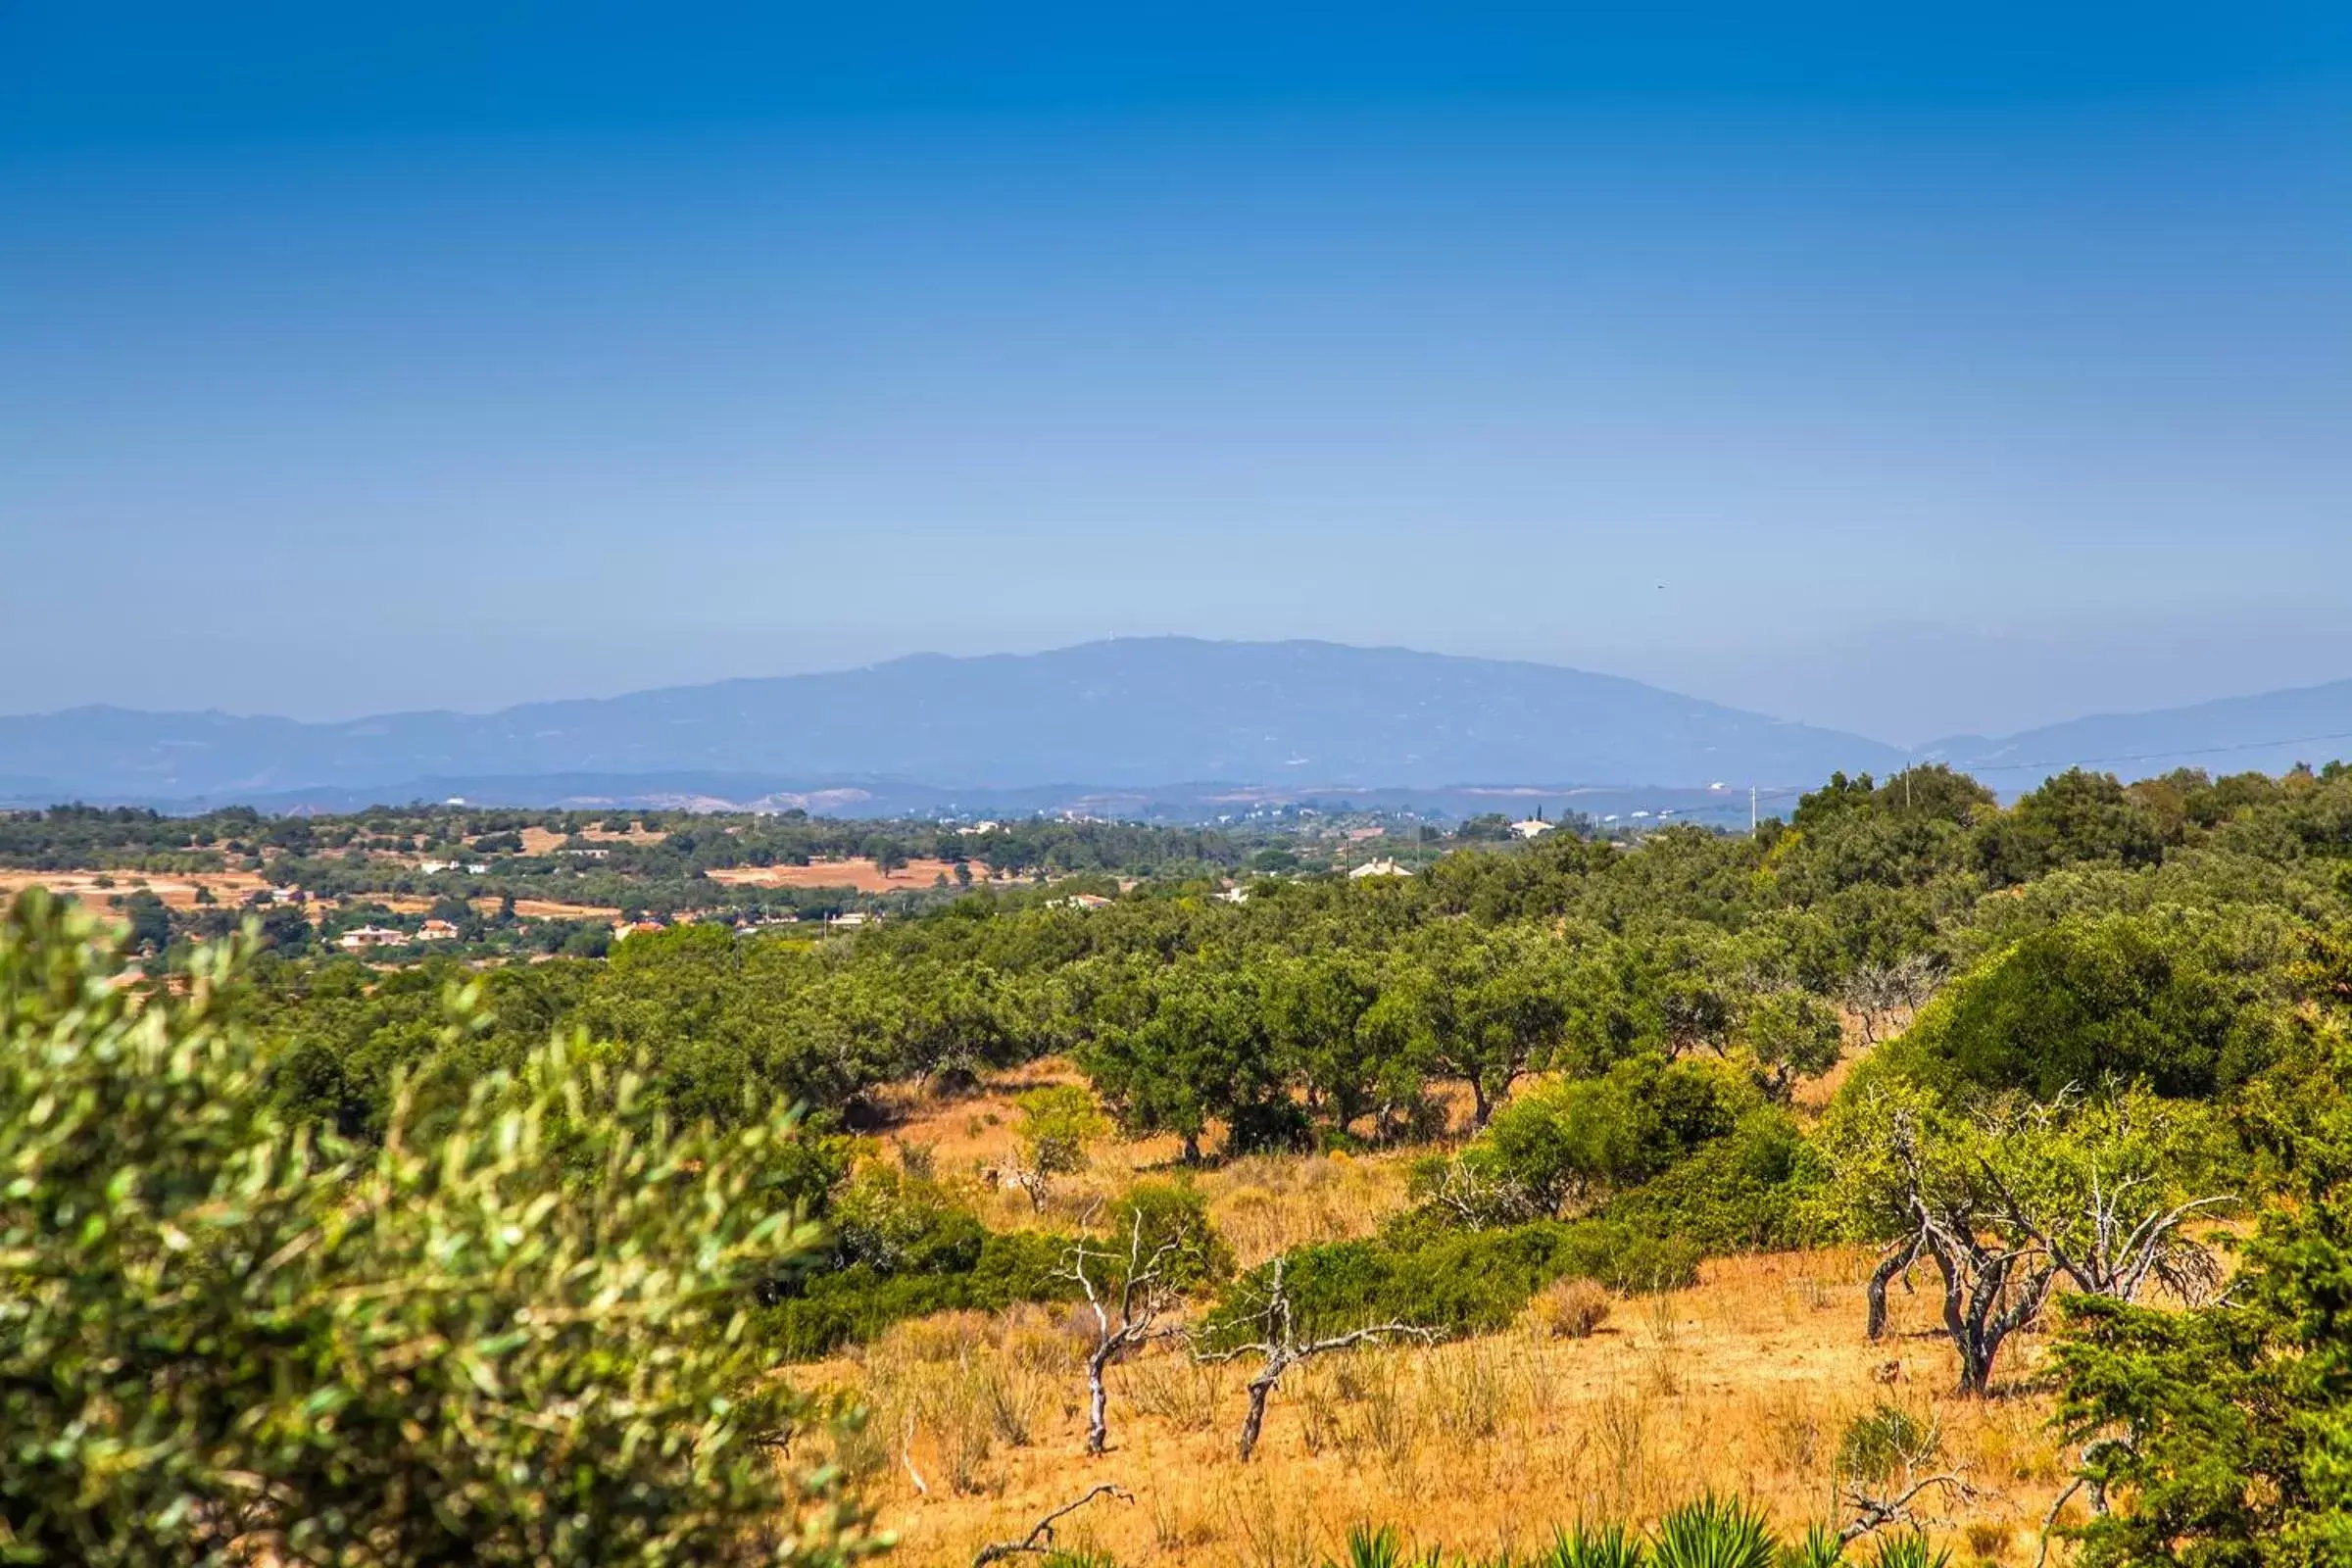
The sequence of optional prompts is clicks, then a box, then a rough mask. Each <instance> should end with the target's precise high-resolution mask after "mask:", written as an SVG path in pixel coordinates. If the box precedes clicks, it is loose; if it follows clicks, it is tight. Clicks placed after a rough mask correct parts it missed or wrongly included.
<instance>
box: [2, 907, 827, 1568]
mask: <svg viewBox="0 0 2352 1568" xmlns="http://www.w3.org/2000/svg"><path fill="white" fill-rule="evenodd" d="M241 960H242V944H239V945H235V946H231V945H222V946H217V947H207V948H201V949H199V950H197V952H196V953H195V955H194V956H193V957H192V959H191V962H190V970H189V976H188V984H187V987H186V989H185V994H184V995H172V994H171V993H169V992H165V991H160V990H159V992H158V993H157V994H156V995H153V996H151V997H149V998H147V999H146V1000H145V1002H144V1005H135V1006H134V1005H132V1002H131V1000H130V999H129V997H128V996H127V995H126V993H125V992H124V991H123V989H122V988H121V987H120V986H119V985H118V984H117V983H116V981H117V979H118V976H119V973H120V956H119V955H118V954H117V953H116V952H114V951H113V950H112V949H111V948H110V946H109V945H108V939H107V938H106V937H105V936H104V934H103V933H102V932H101V931H100V930H99V929H98V928H97V927H96V926H95V925H94V923H93V922H92V921H91V920H90V919H89V917H88V916H86V915H84V914H83V913H81V912H80V911H78V910H77V909H74V908H72V907H61V906H60V905H59V904H58V903H56V902H55V901H53V900H51V899H48V898H47V897H46V896H44V895H41V894H40V893H38V892H37V891H36V892H34V893H29V894H26V895H25V896H24V897H22V898H20V899H19V900H18V901H17V902H16V903H15V904H14V905H13V906H11V907H9V909H8V910H7V911H6V913H5V914H4V915H0V1432H4V1433H5V1434H6V1437H5V1440H4V1441H0V1535H4V1536H5V1544H6V1554H7V1555H8V1556H9V1557H10V1558H11V1559H12V1560H17V1561H29V1562H35V1563H57V1564H68V1563H71V1564H90V1565H123V1568H143V1565H146V1564H151V1563H153V1564H162V1563H181V1562H192V1561H198V1560H206V1561H221V1560H233V1559H236V1558H240V1557H242V1556H244V1555H246V1554H247V1553H248V1552H258V1554H262V1555H269V1556H276V1557H284V1558H287V1559H292V1560H302V1561H314V1562H316V1561H338V1562H344V1561H353V1562H357V1561H365V1562H368V1563H370V1564H381V1565H386V1568H406V1565H412V1564H426V1563H445V1562H456V1561H465V1562H471V1563H482V1564H494V1565H495V1564H523V1563H540V1562H560V1561H582V1560H595V1561H598V1562H603V1563H633V1564H647V1565H651V1564H656V1563H662V1564H669V1563H676V1562H680V1561H695V1562H702V1563H711V1564H733V1563H751V1562H760V1563H770V1564H773V1563H837V1562H840V1561H842V1560H843V1559H844V1558H845V1557H846V1556H848V1555H855V1554H858V1552H859V1551H861V1550H862V1549H863V1546H864V1540H863V1537H862V1529H861V1521H860V1519H859V1516H858V1514H857V1512H856V1511H855V1510H854V1509H852V1508H851V1507H849V1506H848V1505H847V1504H846V1503H845V1502H844V1500H843V1499H842V1498H841V1497H840V1496H839V1495H837V1494H836V1492H835V1491H834V1490H833V1489H834V1485H835V1484H834V1482H833V1481H831V1480H830V1479H828V1477H827V1476H826V1475H825V1474H824V1473H822V1472H814V1471H810V1470H809V1469H808V1468H807V1467H806V1466H805V1465H804V1464H803V1463H801V1462H800V1461H797V1460H792V1461H786V1462H784V1463H778V1461H777V1455H776V1451H775V1449H776V1446H777V1445H778V1444H779V1443H780V1440H781V1439H782V1437H783V1436H784V1435H785V1434H786V1433H788V1432H789V1431H790V1430H791V1429H792V1427H793V1426H795V1425H796V1424H798V1423H800V1422H802V1421H803V1420H805V1419H806V1418H807V1417H808V1416H809V1413H810V1412H809V1407H808V1406H807V1405H806V1404H805V1403H804V1402H803V1401H802V1400H801V1398H800V1397H799V1396H797V1395H795V1394H794V1393H793V1392H792V1391H790V1390H789V1389H786V1388H784V1387H782V1386H781V1385H780V1384H778V1383H777V1382H775V1381H774V1380H769V1379H765V1378H763V1376H762V1374H763V1372H764V1371H765V1367H764V1364H763V1360H762V1358H761V1357H760V1355H759V1354H758V1353H757V1350H756V1348H755V1347H753V1346H752V1345H751V1344H750V1343H749V1342H748V1341H747V1339H746V1338H745V1336H744V1335H743V1333H742V1332H741V1330H742V1327H743V1312H744V1309H745V1307H746V1306H747V1305H748V1303H749V1299H750V1284H751V1281H752V1280H754V1279H755V1278H758V1277H760V1276H761V1275H764V1274H769V1273H772V1272H774V1271H775V1270H777V1269H779V1268H781V1267H784V1266H786V1265H788V1264H790V1263H791V1262H793V1261H794V1260H796V1259H802V1260H805V1259H809V1258H810V1257H811V1256H812V1255H813V1246H814V1240H815V1238H814V1234H813V1231H812V1230H811V1229H810V1228H809V1227H808V1226H806V1225H803V1224H801V1223H800V1222H799V1220H798V1217H797V1216H796V1215H795V1214H794V1213H793V1212H792V1211H791V1210H789V1209H780V1208H777V1207H775V1206H773V1205H772V1204H770V1203H768V1202H766V1201H762V1198H761V1192H762V1189H761V1187H760V1179H759V1173H760V1168H761V1166H762V1164H763V1162H764V1161H765V1159H766V1157H767V1155H768V1153H769V1152H770V1151H771V1150H772V1149H773V1148H774V1147H775V1145H776V1144H777V1142H778V1141H779V1139H781V1138H783V1137H785V1136H786V1135H787V1134H788V1132H789V1129H788V1127H786V1126H785V1125H784V1124H783V1123H781V1122H779V1121H776V1120H773V1119H768V1118H760V1119H755V1120H751V1121H747V1123H746V1124H745V1125H743V1126H742V1127H740V1128H738V1129H736V1130H734V1131H732V1132H729V1133H726V1134H723V1135H720V1134H714V1133H711V1132H709V1131H707V1130H697V1131H689V1132H684V1133H676V1132H673V1131H671V1130H670V1129H669V1128H667V1127H666V1126H665V1125H664V1124H662V1120H661V1118H659V1117H654V1118H651V1120H650V1121H648V1120H647V1119H646V1118H642V1117H639V1116H637V1115H636V1114H635V1107H636V1096H637V1094H638V1087H637V1084H638V1081H637V1079H636V1078H635V1077H634V1076H633V1075H631V1074H627V1073H619V1074H614V1073H610V1072H608V1071H607V1070H606V1068H605V1066H604V1065H603V1064H602V1063H601V1062H599V1061H598V1060H596V1059H595V1058H594V1057H593V1055H589V1054H582V1053H578V1052H575V1051H573V1050H570V1049H567V1048H565V1047H563V1046H561V1045H559V1046H555V1047H550V1048H548V1049H546V1050H544V1051H541V1052H539V1053H537V1054H533V1055H532V1056H531V1057H530V1058H529V1059H528V1060H527V1061H526V1062H525V1063H524V1065H523V1067H522V1068H521V1069H520V1070H519V1071H518V1072H516V1073H514V1074H512V1075H509V1074H501V1073H493V1074H490V1075H488V1076H486V1077H485V1078H483V1079H482V1080H481V1081H480V1082H478V1083H477V1084H475V1085H474V1087H473V1090H472V1092H471V1093H470V1094H469V1095H468V1097H467V1098H466V1101H465V1103H463V1104H462V1105H460V1106H458V1107H456V1108H455V1109H454V1110H452V1111H450V1112H449V1113H447V1114H446V1115H445V1116H443V1117H441V1118H439V1119H438V1120H434V1119H428V1118H423V1117H420V1116H418V1115H417V1113H416V1112H415V1110H414V1108H413V1104H412V1103H411V1102H410V1101H409V1099H408V1097H406V1096H405V1095H403V1096H400V1097H396V1101H395V1103H394V1106H393V1109H392V1113H391V1116H390V1118H389V1122H388V1128H387V1135H386V1138H385V1140H384V1144H383V1146H382V1148H381V1149H380V1150H378V1151H375V1152H372V1153H363V1152H360V1151H358V1150H355V1149H353V1148H351V1147H350V1146H346V1145H344V1144H342V1143H341V1142H339V1141H338V1140H336V1139H335V1138H334V1137H333V1136H332V1135H329V1134H324V1133H314V1132H313V1131H312V1130H310V1129H307V1128H301V1127H295V1126H290V1125H288V1124H287V1123H286V1122H285V1121H283V1120H282V1119H281V1118H280V1116H279V1114H278V1112H277V1111H276V1110H275V1109H274V1107H273V1103H272V1100H271V1097H270V1090H269V1079H270V1066H271V1061H270V1054H269V1053H268V1051H266V1050H265V1049H264V1048H262V1047H261V1046H259V1045H257V1044H256V1043H255V1042H254V1041H253V1040H252V1039H251V1038H249V1037H248V1036H246V1035H245V1034H244V1033H243V1032H242V1031H241V1030H239V1029H238V1028H236V1027H235V1026H234V1025H233V1023H231V1022H230V1021H229V1020H231V1019H233V1017H234V1016H235V1004H234V999H233V995H232V994H233V992H234V990H235V988H236V987H237V985H238V984H239V965H240V963H241ZM467 1021H468V1020H467V1016H466V1005H465V1004H464V1003H461V1005H460V1007H459V1011H458V1016H457V1017H456V1019H455V1020H454V1026H455V1027H457V1028H459V1029H463V1028H465V1027H466V1023H467ZM575 1162H584V1163H585V1166H586V1168H587V1170H588V1172H589V1174H588V1175H587V1176H586V1177H585V1178H583V1177H581V1176H580V1175H579V1174H578V1171H579V1168H580V1164H579V1163H575ZM264 1542H270V1543H271V1544H269V1545H267V1546H262V1545H260V1543H264Z"/></svg>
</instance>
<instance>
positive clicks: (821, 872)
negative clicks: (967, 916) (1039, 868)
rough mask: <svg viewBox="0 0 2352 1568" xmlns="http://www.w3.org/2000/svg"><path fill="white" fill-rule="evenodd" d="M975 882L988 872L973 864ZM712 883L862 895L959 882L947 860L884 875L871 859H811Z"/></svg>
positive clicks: (742, 868)
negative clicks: (836, 890)
mask: <svg viewBox="0 0 2352 1568" xmlns="http://www.w3.org/2000/svg"><path fill="white" fill-rule="evenodd" d="M971 869H972V880H973V881H974V882H986V881H987V880H988V879H989V870H988V867H987V866H985V865H982V864H980V863H979V862H978V861H976V860H975V861H972V862H971ZM708 875H709V876H710V878H711V881H713V882H718V883H722V884H724V885H725V886H727V887H746V888H854V889H856V890H857V891H858V892H859V893H897V892H903V891H905V890H906V889H907V888H927V887H931V886H933V885H934V884H936V883H937V882H938V881H939V879H940V878H941V877H946V878H947V879H948V880H949V881H951V882H953V881H955V880H956V867H955V866H954V865H953V864H951V863H950V862H948V861H946V860H908V861H907V863H906V864H905V865H903V866H901V867H899V868H898V869H897V870H895V871H891V872H887V873H886V872H884V871H883V870H882V869H881V867H879V866H877V865H875V864H874V862H873V861H871V860H869V859H862V858H860V859H855V860H811V861H809V863H808V864H807V865H734V866H722V867H719V868H718V869H715V870H712V871H711V872H709V873H708Z"/></svg>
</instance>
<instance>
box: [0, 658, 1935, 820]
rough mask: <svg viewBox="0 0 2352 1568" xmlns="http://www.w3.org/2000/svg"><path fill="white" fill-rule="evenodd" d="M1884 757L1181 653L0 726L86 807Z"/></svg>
mask: <svg viewBox="0 0 2352 1568" xmlns="http://www.w3.org/2000/svg"><path fill="white" fill-rule="evenodd" d="M1904 760H1905V754H1904V753H1902V752H1901V751H1899V750H1897V749H1896V748H1894V747H1891V746H1887V745H1885V744H1883V743H1881V742H1878V741H1873V740H1869V739H1866V738H1865V737H1862V736H1858V735H1849V734H1843V733H1840V732H1838V731H1835V730H1826V729H1819V728H1815V727H1812V726H1808V725H1804V724H1796V723H1789V722H1785V721H1782V720H1779V719H1775V718H1771V717H1768V716H1766V715H1763V714H1760V713H1752V712H1746V711H1740V710H1738V709H1733V708H1727V707H1724V706H1722V705H1719V704H1715V703H1709V702H1704V701H1701V700H1699V699H1696V698H1691V697H1685V696H1681V695H1678V694H1676V693H1673V692H1668V691H1663V690H1661V689H1659V688H1657V687H1654V686H1647V685H1643V684H1642V683H1641V682H1639V681H1633V680H1626V679H1622V678H1620V677H1617V676H1611V675H1599V674H1593V673H1590V672H1587V671H1584V670H1577V669H1569V668H1564V667H1560V666H1556V665H1547V664H1536V663H1523V662H1504V661H1498V660H1486V659H1466V658H1457V657H1452V656H1447V655H1439V654H1426V653H1415V652H1411V651H1408V650H1405V649H1397V648H1353V647H1346V646H1342V645H1339V644H1333V643H1321V642H1283V643H1231V642H1206V641H1201V640H1197V639H1193V638H1182V637H1164V638H1141V639H1127V638H1121V639H1115V640H1112V641H1107V642H1096V643H1087V644H1082V645H1079V646H1077V647H1073V648H1065V649H1059V650H1056V651H1054V652H1052V653H1044V654H1033V655H992V656H986V657H981V658H971V659H959V658H949V657H946V656H941V655H930V654H925V655H915V656H912V657H909V658H905V659H898V660H892V661H890V662H886V663H880V664H875V665H872V666H869V667H867V668H862V669H852V670H843V671H839V672H832V673H823V674H809V675H789V676H779V677H773V678H766V679H745V680H728V681H719V682H716V683H713V684H710V685H701V686H683V687H674V688H669V689H664V690H658V691H647V692H639V693H634V694H631V695H628V696H622V697H613V698H601V699H582V700H574V701H564V702H549V703H531V704H525V705H522V706H519V707H515V708H510V709H506V710H503V711H498V712H494V713H486V714H466V713H455V712H409V713H388V714H383V715H380V716H374V717H368V718H360V719H353V720H348V721H342V722H328V723H307V722H301V721H297V720H292V719H285V718H267V717H238V716H233V715H229V714H225V713H218V712H206V713H150V712H140V711H129V710H124V709H116V708H82V709H74V710H70V711H64V712H59V713H51V714H43V715H32V716H25V717H5V718H0V773H11V774H17V775H26V776H31V777H36V778H39V779H42V780H45V781H49V782H51V783H53V784H55V785H56V786H58V787H60V788H62V789H65V790H68V791H70V792H72V793H73V794H74V795H77V796H79V797H81V798H84V799H90V800H101V799H137V800H164V799H174V798H187V797H198V796H202V797H210V798H214V799H220V798H222V797H224V796H228V795H235V794H247V795H254V796H260V795H265V794H271V793H277V792H282V791H286V790H292V789H298V788H306V787H314V786H340V787H351V788H366V787H368V786H389V785H392V784H395V783H398V782H400V781H404V780H414V779H419V778H425V777H437V778H459V777H466V776H478V775H507V776H515V775H534V774H558V773H569V774H587V773H595V774H608V775H614V774H634V773H647V772H657V771H677V770H687V769H691V770H697V771H709V772H729V773H744V774H755V773H756V774H765V775H771V776H791V777H796V778H803V779H816V778H826V777H838V776H863V777H875V778H896V779H905V780H913V781H919V782H921V783H924V784H928V785H934V786H942V787H955V786H975V787H978V786H986V787H992V788H1000V789H1002V788H1014V787H1020V786H1025V785H1037V784H1046V783H1053V782H1057V781H1071V780H1076V781H1083V782H1084V783H1086V784H1089V785H1096V786H1121V785H1156V784H1166V783H1171V782H1175V781H1180V780H1210V779H1214V780H1227V781H1232V782H1236V783H1243V784H1261V783H1274V784H1279V783H1285V782H1291V783H1316V784H1326V785H1329V784H1352V785H1359V786H1367V787H1370V786H1399V787H1432V786H1444V785H1456V784H1465V783H1531V784H1533V783H1540V784H1547V785H1570V784H1638V785H1658V786H1695V785H1704V784H1708V783H1712V782H1716V781H1728V782H1731V783H1733V784H1736V785H1745V784H1749V783H1762V784H1767V785H1781V784H1792V783H1805V782H1809V781H1813V780H1817V779H1820V778H1822V777H1824V776H1826V775H1827V774H1828V773H1829V772H1830V771H1832V770H1833V769H1836V768H1845V769H1849V770H1852V769H1875V770H1879V771H1884V770H1886V769H1887V768H1890V767H1900V766H1902V765H1903V762H1904Z"/></svg>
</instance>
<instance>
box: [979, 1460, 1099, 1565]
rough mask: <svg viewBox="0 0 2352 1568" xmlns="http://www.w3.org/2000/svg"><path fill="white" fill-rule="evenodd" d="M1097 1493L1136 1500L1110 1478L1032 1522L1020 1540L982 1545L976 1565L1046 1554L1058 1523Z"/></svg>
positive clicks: (1050, 1547)
mask: <svg viewBox="0 0 2352 1568" xmlns="http://www.w3.org/2000/svg"><path fill="white" fill-rule="evenodd" d="M1097 1497H1116V1498H1117V1499H1118V1500H1119V1501H1121V1502H1133V1501H1134V1500H1135V1494H1134V1493H1132V1492H1129V1491H1128V1490H1127V1489H1126V1488H1125V1487H1114V1486H1112V1485H1111V1484H1110V1483H1109V1482H1107V1481H1104V1482H1101V1483H1098V1484H1097V1485H1096V1486H1094V1487H1092V1488H1090V1489H1089V1490H1088V1491H1087V1494H1086V1495H1084V1496H1082V1497H1080V1498H1079V1499H1078V1500H1077V1501H1076V1502H1065V1503H1063V1504H1062V1505H1061V1506H1060V1507H1058V1508H1056V1509H1054V1511H1053V1512H1052V1513H1050V1514H1047V1515H1046V1516H1045V1517H1044V1518H1043V1519H1040V1520H1039V1521H1038V1522H1037V1523H1035V1524H1033V1525H1031V1526H1030V1527H1029V1533H1028V1534H1027V1535H1025V1536H1023V1537H1022V1538H1021V1539H1020V1540H1018V1541H992V1542H990V1543H989V1544H987V1545H985V1546H982V1547H981V1548H980V1550H979V1551H978V1552H977V1553H975V1554H974V1555H973V1557H972V1568H988V1565H989V1564H990V1563H992V1562H1002V1561H1004V1560H1005V1558H1007V1557H1020V1556H1025V1555H1036V1556H1041V1557H1042V1556H1044V1555H1045V1554H1046V1553H1047V1552H1049V1551H1052V1550H1053V1549H1054V1526H1055V1525H1057V1524H1059V1523H1060V1522H1061V1521H1062V1520H1064V1519H1066V1518H1068V1517H1069V1516H1070V1515H1071V1514H1074V1513H1076V1512H1077V1511H1078V1510H1079V1509H1081V1508H1083V1507H1085V1506H1086V1505H1087V1504H1088V1503H1090V1502H1092V1501H1094V1500H1095V1499H1096V1498H1097Z"/></svg>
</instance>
